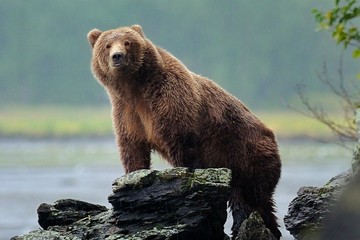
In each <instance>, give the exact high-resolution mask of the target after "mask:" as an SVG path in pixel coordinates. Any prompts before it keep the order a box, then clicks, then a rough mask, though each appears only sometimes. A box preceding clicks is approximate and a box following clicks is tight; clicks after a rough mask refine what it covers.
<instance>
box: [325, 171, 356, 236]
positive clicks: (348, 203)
mask: <svg viewBox="0 0 360 240" xmlns="http://www.w3.org/2000/svg"><path fill="white" fill-rule="evenodd" d="M319 239H323V240H338V239H347V240H358V239H360V175H359V173H358V174H357V175H355V176H354V177H353V179H352V180H351V182H350V184H349V185H348V186H347V187H346V188H345V190H344V192H343V194H342V196H341V198H340V200H339V202H338V203H337V204H336V207H335V209H334V211H333V212H332V213H331V214H330V216H329V218H328V220H327V221H326V223H325V228H324V230H323V231H322V232H321V234H320V238H319Z"/></svg>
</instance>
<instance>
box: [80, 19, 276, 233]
mask: <svg viewBox="0 0 360 240" xmlns="http://www.w3.org/2000/svg"><path fill="white" fill-rule="evenodd" d="M87 38H88V41H89V43H90V45H91V47H92V54H93V55H92V63H91V66H92V71H93V74H94V75H95V77H96V78H97V79H98V81H99V82H100V83H101V84H102V85H103V86H104V87H105V89H106V91H107V93H108V95H109V98H110V101H111V104H112V116H113V125H114V130H115V135H116V139H117V144H118V146H119V150H120V155H121V160H122V164H123V167H124V168H125V171H126V173H129V172H132V171H135V170H138V169H148V168H150V153H151V151H152V150H155V151H157V152H159V153H160V154H161V155H162V156H163V157H164V158H165V159H166V160H167V161H168V162H169V163H170V164H171V165H172V166H175V167H189V168H218V167H226V168H230V169H231V170H232V175H233V176H232V182H231V187H232V193H231V197H230V199H229V205H230V208H231V210H232V214H233V218H234V225H233V228H232V230H233V236H234V237H235V236H236V234H237V231H238V229H239V226H240V224H241V223H242V221H243V220H244V219H246V217H247V216H248V215H249V214H250V213H251V212H252V211H258V212H259V213H260V214H261V216H262V218H263V219H264V222H265V224H266V226H267V227H268V228H269V229H270V230H271V231H272V233H273V234H274V235H275V237H276V238H277V239H279V238H280V237H281V233H280V231H279V229H278V224H277V222H276V219H277V218H276V216H275V215H274V212H275V210H274V200H273V194H274V190H275V187H276V185H277V183H278V180H279V178H280V173H281V161H280V157H279V153H278V146H277V143H276V141H275V136H274V134H273V132H272V131H271V130H270V129H269V128H267V127H266V126H265V125H264V124H263V123H262V122H261V121H260V120H259V119H258V118H256V117H255V116H254V115H253V114H252V113H251V112H250V111H249V109H248V108H247V107H246V106H245V105H244V104H243V103H242V102H240V101H239V100H238V99H236V98H235V97H234V96H232V95H231V94H229V93H227V92H226V91H225V90H224V89H222V88H221V87H219V86H218V85H216V84H215V83H214V82H213V81H211V80H209V79H207V78H205V77H202V76H200V75H198V74H195V73H193V72H191V71H189V70H188V69H187V68H186V67H185V66H184V64H183V63H182V62H180V61H179V60H178V59H177V58H175V57H174V56H173V55H171V54H170V53H169V52H167V51H166V50H164V49H162V48H160V47H157V46H155V45H154V44H153V43H152V42H151V41H150V40H149V39H147V38H146V37H145V35H144V33H143V31H142V28H141V27H140V26H139V25H133V26H130V27H120V28H117V29H112V30H108V31H100V30H98V29H93V30H91V31H90V32H89V33H88V35H87Z"/></svg>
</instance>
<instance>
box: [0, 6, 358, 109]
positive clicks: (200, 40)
mask: <svg viewBox="0 0 360 240" xmlns="http://www.w3.org/2000/svg"><path fill="white" fill-rule="evenodd" d="M330 5H331V1H324V0H318V1H310V0H302V1H287V0H279V1H276V2H274V1H270V0H264V1H257V2H255V1H226V2H223V1H215V0H208V1H190V0H184V1H165V0H156V1H129V0H124V1H116V0H108V1H94V0H91V1H85V0H78V1H46V0H34V1H22V0H14V1H1V3H0V22H1V24H0V44H1V48H0V72H1V75H0V77H1V80H0V106H5V105H39V104H40V105H91V106H94V105H100V106H101V105H107V104H108V99H107V96H106V94H105V92H104V90H103V88H102V87H101V86H100V85H99V84H98V83H97V82H96V80H95V79H94V78H93V76H92V74H91V70H90V56H91V50H90V46H89V44H88V42H87V39H86V34H87V33H88V31H89V30H91V29H92V28H99V29H101V30H106V29H111V28H116V27H119V26H126V25H132V24H140V25H141V26H142V27H143V30H144V32H145V34H146V36H147V37H148V38H149V39H150V40H151V41H152V42H154V43H155V44H156V45H158V46H161V47H163V48H165V49H167V50H168V51H170V52H171V53H173V54H174V55H175V56H176V57H177V58H179V59H180V60H181V61H183V63H184V64H185V65H186V66H187V67H188V68H189V69H190V70H191V71H194V72H196V73H199V74H201V75H204V76H206V77H209V78H211V79H213V80H214V81H216V82H217V83H218V84H219V85H221V86H222V87H223V88H225V89H226V90H228V91H230V92H231V93H232V94H234V95H235V96H236V97H238V98H239V99H241V100H242V101H243V102H244V103H245V104H247V105H249V106H250V107H251V108H256V109H274V108H283V107H284V106H283V102H294V101H296V99H297V95H296V91H295V86H296V84H298V83H303V84H305V85H306V89H307V91H308V94H309V96H311V97H313V98H314V99H315V101H320V102H321V101H324V102H327V101H329V103H331V102H332V101H331V100H329V99H331V94H329V93H328V92H327V91H326V89H325V87H324V86H323V85H322V84H321V83H320V82H319V80H318V79H317V76H316V72H317V71H320V70H321V68H322V65H323V62H324V61H325V62H326V63H327V64H328V65H329V71H330V74H333V73H336V71H337V67H338V63H339V59H340V56H341V55H342V54H343V53H342V50H341V48H340V47H337V46H336V44H335V43H334V42H333V41H332V40H331V37H329V34H326V33H319V32H317V31H316V28H317V25H316V23H315V21H314V16H313V14H312V13H311V11H312V9H313V8H320V9H326V8H327V7H328V6H330ZM345 54H346V53H345ZM344 66H346V69H345V70H346V71H345V72H346V77H354V76H355V75H356V67H357V66H355V63H354V61H352V60H349V61H346V58H345V64H344Z"/></svg>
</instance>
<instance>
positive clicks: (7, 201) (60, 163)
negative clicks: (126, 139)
mask: <svg viewBox="0 0 360 240" xmlns="http://www.w3.org/2000/svg"><path fill="white" fill-rule="evenodd" d="M280 153H281V156H282V160H283V171H282V178H281V180H280V183H279V185H278V188H277V191H276V195H275V199H276V202H277V206H278V216H279V222H280V223H281V231H282V233H283V236H284V239H292V238H291V237H290V235H289V233H288V232H287V231H286V230H285V228H284V226H283V223H282V219H283V216H284V215H285V214H286V212H287V207H288V204H289V202H290V201H291V200H292V199H293V198H294V197H295V196H296V192H297V190H298V189H299V187H301V186H305V185H311V186H321V185H323V184H324V183H326V181H328V180H329V179H330V178H331V177H333V176H334V175H336V174H338V173H340V172H342V171H345V170H347V169H348V168H349V167H350V165H351V155H352V152H351V151H350V150H346V149H344V148H341V147H339V146H337V145H334V144H323V143H318V142H316V141H306V142H305V141H302V142H284V141H283V142H280ZM154 159H155V161H154V162H155V163H153V168H155V169H164V168H169V167H170V166H169V165H167V164H165V163H164V162H163V161H161V160H159V159H158V158H157V157H156V156H154ZM123 174H124V172H123V170H122V168H121V166H120V162H119V160H118V153H117V150H116V147H115V144H114V141H113V140H112V139H102V140H99V139H97V140H90V139H87V140H36V141H33V140H0V182H1V183H2V184H1V185H0V216H1V217H0V240H3V239H4V240H5V239H10V237H11V236H14V235H20V234H23V233H26V232H29V231H31V230H35V229H38V228H39V225H38V224H37V214H36V209H37V207H38V206H39V205H40V204H41V203H43V202H46V203H53V202H54V201H56V200H58V199H61V198H75V199H79V200H84V201H88V202H92V203H98V204H102V205H105V206H107V207H110V205H109V203H108V202H107V196H108V195H109V194H110V193H111V183H112V181H113V180H114V179H115V178H117V177H119V176H121V175H123ZM230 226H231V219H229V220H228V222H227V224H226V226H225V227H226V232H228V233H229V232H230Z"/></svg>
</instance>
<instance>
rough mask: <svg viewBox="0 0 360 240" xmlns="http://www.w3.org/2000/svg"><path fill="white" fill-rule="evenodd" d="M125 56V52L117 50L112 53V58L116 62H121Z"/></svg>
mask: <svg viewBox="0 0 360 240" xmlns="http://www.w3.org/2000/svg"><path fill="white" fill-rule="evenodd" d="M123 57H124V54H123V53H122V52H115V53H113V54H112V55H111V59H112V60H113V61H114V62H120V61H121V59H122V58H123Z"/></svg>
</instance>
